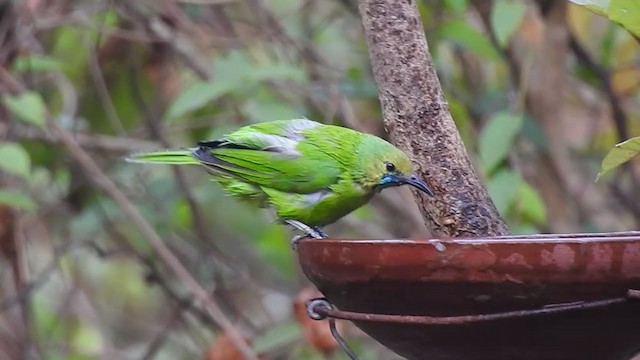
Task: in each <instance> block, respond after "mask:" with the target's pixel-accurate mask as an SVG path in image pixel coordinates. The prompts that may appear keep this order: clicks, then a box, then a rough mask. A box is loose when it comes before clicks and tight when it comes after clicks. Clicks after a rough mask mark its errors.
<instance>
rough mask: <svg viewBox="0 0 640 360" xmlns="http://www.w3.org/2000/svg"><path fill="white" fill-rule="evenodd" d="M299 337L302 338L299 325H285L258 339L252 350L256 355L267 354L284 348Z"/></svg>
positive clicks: (292, 323)
mask: <svg viewBox="0 0 640 360" xmlns="http://www.w3.org/2000/svg"><path fill="white" fill-rule="evenodd" d="M300 336H302V329H301V328H300V325H298V324H297V323H294V322H289V323H285V324H282V325H280V326H277V327H275V328H273V329H271V330H268V331H267V332H266V333H265V334H264V335H262V336H260V337H258V338H257V339H256V340H255V344H254V346H253V348H254V350H255V351H256V353H258V354H261V353H268V352H271V351H274V350H277V349H283V348H285V347H286V346H287V345H289V344H292V343H294V342H296V341H297V340H298V339H300Z"/></svg>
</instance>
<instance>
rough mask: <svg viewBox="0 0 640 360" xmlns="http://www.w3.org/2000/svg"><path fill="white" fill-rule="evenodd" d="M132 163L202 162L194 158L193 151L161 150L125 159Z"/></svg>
mask: <svg viewBox="0 0 640 360" xmlns="http://www.w3.org/2000/svg"><path fill="white" fill-rule="evenodd" d="M125 160H126V161H128V162H132V163H151V164H173V165H188V164H193V165H199V164H200V162H199V161H198V160H197V159H194V158H193V156H192V150H190V149H183V150H160V151H154V152H147V153H138V154H132V155H129V156H127V157H126V158H125Z"/></svg>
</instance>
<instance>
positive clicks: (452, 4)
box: [444, 0, 469, 14]
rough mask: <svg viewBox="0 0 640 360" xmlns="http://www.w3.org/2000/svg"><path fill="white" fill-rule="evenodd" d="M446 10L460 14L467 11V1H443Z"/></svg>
mask: <svg viewBox="0 0 640 360" xmlns="http://www.w3.org/2000/svg"><path fill="white" fill-rule="evenodd" d="M444 4H445V6H446V7H447V9H449V10H451V11H452V12H454V13H456V14H462V13H464V12H465V11H466V10H467V7H468V6H469V1H468V0H445V2H444Z"/></svg>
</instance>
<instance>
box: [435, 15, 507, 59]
mask: <svg viewBox="0 0 640 360" xmlns="http://www.w3.org/2000/svg"><path fill="white" fill-rule="evenodd" d="M437 33H438V34H439V35H440V36H442V37H444V38H447V39H449V40H451V41H452V42H454V43H456V44H458V45H460V46H461V47H463V48H465V49H467V50H469V51H471V52H473V53H475V54H476V55H478V56H480V57H483V58H485V59H489V60H499V59H500V56H499V55H498V52H497V51H496V49H495V48H494V47H493V45H491V43H490V42H489V40H487V38H486V36H484V35H483V34H481V33H480V32H478V31H477V30H476V29H474V28H472V27H471V26H469V24H468V23H466V22H465V21H462V20H454V21H450V22H448V23H445V24H443V25H441V26H440V27H439V28H438V30H437Z"/></svg>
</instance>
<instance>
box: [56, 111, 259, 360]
mask: <svg viewBox="0 0 640 360" xmlns="http://www.w3.org/2000/svg"><path fill="white" fill-rule="evenodd" d="M47 126H48V128H49V130H50V131H51V132H52V133H53V134H54V136H56V137H58V138H59V139H60V141H61V142H62V143H63V144H64V146H65V147H66V148H67V150H68V151H69V153H70V155H71V157H72V158H73V159H74V160H75V161H76V162H77V163H78V164H79V165H80V166H81V167H82V169H83V170H84V171H85V173H86V175H87V176H88V177H89V178H90V179H91V181H93V182H94V183H95V185H96V186H98V187H99V188H100V189H101V190H102V191H103V192H104V193H106V194H107V195H108V196H109V197H110V198H111V199H112V200H113V201H114V202H115V203H116V204H117V205H118V207H120V209H121V210H122V211H123V212H124V213H125V214H126V215H127V217H128V218H129V219H130V220H131V222H132V223H133V224H134V225H135V226H136V227H137V228H138V229H139V230H140V232H141V233H142V234H143V235H144V236H145V237H146V238H147V241H148V242H149V244H150V245H151V247H152V248H153V250H154V251H155V252H156V254H157V255H158V256H159V257H160V259H161V260H162V261H163V262H164V263H165V264H166V265H167V267H168V268H170V269H171V271H173V273H175V274H176V276H178V277H179V278H180V279H181V281H182V282H183V283H184V284H186V286H187V287H188V288H189V290H190V291H191V293H192V295H193V297H194V299H196V300H197V301H199V302H200V303H201V304H202V306H203V307H204V308H205V309H206V310H207V312H208V314H209V315H210V316H211V318H212V319H213V320H214V321H215V322H216V323H217V324H218V325H220V327H221V328H222V329H223V330H224V331H225V332H227V333H228V334H229V336H230V339H231V341H232V342H233V343H234V345H235V346H237V347H238V349H239V350H240V351H241V352H242V354H243V355H244V356H245V358H247V359H251V360H255V359H257V357H256V355H255V354H254V353H253V351H252V350H251V348H250V347H249V346H248V345H247V343H246V342H245V341H244V339H243V338H242V336H240V334H239V333H238V330H237V329H236V328H235V327H234V326H233V324H232V323H231V321H230V320H229V319H228V318H227V317H226V315H225V314H224V313H223V312H222V310H221V309H220V307H219V306H218V304H217V303H216V302H215V301H214V300H213V298H212V297H211V296H210V294H209V293H208V292H207V290H205V289H204V288H203V287H202V286H201V285H200V284H199V283H198V281H197V280H196V279H195V278H194V277H193V276H192V275H191V274H190V273H189V271H188V270H187V269H186V268H185V267H184V265H183V264H182V263H181V262H180V260H178V258H176V256H175V255H174V254H173V252H171V250H169V248H168V247H167V246H166V245H165V244H164V242H163V241H162V239H161V238H160V236H159V235H158V233H157V232H156V231H155V230H154V229H153V227H152V226H151V225H150V224H149V222H147V220H146V219H145V218H144V217H143V216H142V214H140V212H139V211H138V209H137V208H136V207H135V206H134V205H133V204H132V203H131V201H129V199H128V198H127V197H126V196H125V195H124V194H123V193H122V192H121V191H120V190H119V189H118V187H117V186H116V185H115V184H114V183H113V181H111V179H109V178H108V177H107V175H106V174H105V173H104V172H103V171H102V170H101V169H100V167H99V166H98V165H97V164H96V163H95V161H93V159H92V158H91V157H90V156H89V154H87V153H86V152H85V151H84V150H83V149H82V147H81V146H80V145H79V144H78V143H77V142H76V141H75V140H74V139H73V137H72V136H71V135H70V134H69V133H67V132H66V131H65V130H63V129H62V128H61V127H60V126H58V124H56V123H55V122H54V121H52V120H51V119H48V120H47Z"/></svg>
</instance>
